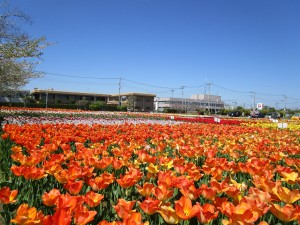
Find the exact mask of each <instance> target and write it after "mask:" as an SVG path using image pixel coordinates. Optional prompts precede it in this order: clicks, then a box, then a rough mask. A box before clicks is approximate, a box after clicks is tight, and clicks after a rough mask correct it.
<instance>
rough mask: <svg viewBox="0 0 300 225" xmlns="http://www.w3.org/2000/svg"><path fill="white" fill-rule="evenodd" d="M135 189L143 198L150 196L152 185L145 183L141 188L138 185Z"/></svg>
mask: <svg viewBox="0 0 300 225" xmlns="http://www.w3.org/2000/svg"><path fill="white" fill-rule="evenodd" d="M136 187H137V191H138V192H139V193H140V194H141V195H142V196H144V197H147V196H150V195H151V193H152V191H153V190H154V184H151V183H148V182H145V183H144V184H143V187H141V186H140V185H138V184H137V185H136Z"/></svg>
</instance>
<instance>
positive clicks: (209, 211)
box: [196, 203, 219, 223]
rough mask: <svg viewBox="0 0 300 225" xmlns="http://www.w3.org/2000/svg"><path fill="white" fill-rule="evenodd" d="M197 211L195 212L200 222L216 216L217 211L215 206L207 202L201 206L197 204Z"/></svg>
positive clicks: (208, 220)
mask: <svg viewBox="0 0 300 225" xmlns="http://www.w3.org/2000/svg"><path fill="white" fill-rule="evenodd" d="M198 207H199V212H198V213H197V214H196V216H197V218H198V220H199V222H200V223H209V222H210V221H212V220H213V219H215V218H217V217H218V214H219V212H218V211H216V209H215V207H214V206H213V205H211V204H209V203H205V204H204V205H203V206H200V204H199V206H198Z"/></svg>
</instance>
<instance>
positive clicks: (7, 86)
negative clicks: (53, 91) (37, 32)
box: [0, 3, 49, 96]
mask: <svg viewBox="0 0 300 225" xmlns="http://www.w3.org/2000/svg"><path fill="white" fill-rule="evenodd" d="M0 9H1V11H2V13H1V14H0V94H2V95H8V96H9V95H14V94H15V93H16V92H17V91H18V90H19V89H20V88H21V87H22V86H24V85H26V84H27V83H28V82H29V80H30V79H31V78H37V77H40V76H42V75H43V73H42V72H37V71H35V67H36V65H37V64H38V63H39V62H40V61H41V56H42V54H43V52H42V50H43V49H44V48H46V47H47V46H49V43H48V42H47V41H46V38H45V37H39V38H32V37H30V36H29V35H28V34H27V33H26V32H24V31H22V30H21V28H20V25H22V24H24V23H30V22H31V21H30V18H29V17H28V16H27V15H25V14H23V13H22V12H20V11H19V10H15V9H14V10H12V9H9V6H8V4H7V3H1V5H0Z"/></svg>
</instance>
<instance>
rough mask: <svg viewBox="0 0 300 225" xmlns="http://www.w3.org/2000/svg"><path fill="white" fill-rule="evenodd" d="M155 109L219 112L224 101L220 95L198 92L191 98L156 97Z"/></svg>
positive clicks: (160, 110) (159, 110) (161, 110)
mask: <svg viewBox="0 0 300 225" xmlns="http://www.w3.org/2000/svg"><path fill="white" fill-rule="evenodd" d="M154 102H155V111H158V112H163V111H164V110H165V109H172V110H177V111H178V112H196V111H198V110H200V111H210V112H213V113H216V112H218V111H219V110H220V109H223V108H224V102H223V101H222V99H221V96H219V95H207V94H196V95H192V96H191V97H190V98H170V97H166V98H164V97H156V98H155V99H154Z"/></svg>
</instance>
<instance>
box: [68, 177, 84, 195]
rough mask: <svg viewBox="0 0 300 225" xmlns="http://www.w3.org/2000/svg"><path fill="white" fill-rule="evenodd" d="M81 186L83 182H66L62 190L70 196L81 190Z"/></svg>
mask: <svg viewBox="0 0 300 225" xmlns="http://www.w3.org/2000/svg"><path fill="white" fill-rule="evenodd" d="M82 186H83V181H82V180H79V181H74V180H68V181H67V183H66V184H64V189H66V190H67V191H68V192H69V193H70V194H72V195H76V194H78V193H79V192H80V190H81V188H82Z"/></svg>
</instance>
